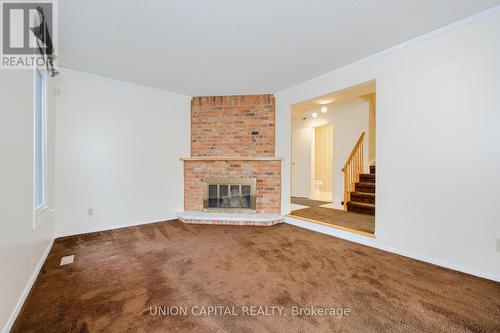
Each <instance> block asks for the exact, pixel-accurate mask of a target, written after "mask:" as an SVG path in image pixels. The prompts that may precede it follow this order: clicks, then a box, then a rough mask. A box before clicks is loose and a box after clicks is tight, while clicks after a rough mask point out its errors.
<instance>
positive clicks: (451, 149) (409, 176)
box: [276, 10, 500, 280]
mask: <svg viewBox="0 0 500 333" xmlns="http://www.w3.org/2000/svg"><path fill="white" fill-rule="evenodd" d="M468 22H469V23H468V24H466V25H462V26H460V27H456V26H454V28H453V29H451V30H450V29H443V30H442V31H440V33H439V34H433V35H432V37H431V38H427V39H422V40H420V41H418V42H417V43H414V44H411V43H407V44H406V45H405V47H402V48H399V49H397V50H392V51H391V52H386V53H384V54H381V55H380V56H377V57H372V58H371V59H367V60H364V61H362V62H359V63H357V64H354V65H351V66H348V67H346V68H344V69H342V70H339V71H336V72H333V73H331V74H329V75H325V76H323V77H321V78H318V79H316V80H313V81H310V82H307V83H304V84H302V85H300V86H297V87H295V88H291V89H288V90H286V91H283V92H280V93H278V94H276V97H277V105H278V107H277V119H278V120H277V155H278V156H283V157H284V158H285V160H284V162H283V172H282V176H283V182H282V183H283V189H282V195H283V197H282V202H283V212H284V213H286V212H288V211H289V210H290V205H289V196H290V187H289V184H290V181H289V180H290V136H291V131H290V128H291V126H290V107H289V106H290V105H292V104H295V103H298V102H301V101H304V100H308V99H311V98H314V97H316V96H320V95H323V94H326V93H329V92H332V91H337V90H340V89H344V88H347V87H351V86H354V85H356V84H359V83H362V82H367V81H371V80H376V81H377V124H376V125H377V193H376V194H377V211H376V240H375V244H377V245H378V246H380V247H386V248H392V249H396V250H398V251H399V252H401V253H406V254H411V255H412V256H414V257H419V258H424V259H425V260H428V261H433V262H438V263H440V264H443V265H446V266H449V267H453V268H455V269H460V270H463V271H466V272H470V273H473V274H477V275H481V276H485V277H489V278H492V279H496V280H500V252H498V251H496V249H495V242H496V239H497V238H500V227H499V225H500V210H499V209H498V203H497V201H498V195H497V194H498V188H499V185H500V174H499V172H498V170H500V131H499V130H498V124H500V112H499V110H500V100H499V98H498V92H499V91H500V61H499V59H500V38H499V34H498V32H499V31H500V13H499V12H498V10H497V11H496V12H494V13H493V14H491V15H489V16H487V17H482V18H481V19H480V20H476V21H474V22H470V21H468Z"/></svg>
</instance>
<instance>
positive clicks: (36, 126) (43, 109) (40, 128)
mask: <svg viewBox="0 0 500 333" xmlns="http://www.w3.org/2000/svg"><path fill="white" fill-rule="evenodd" d="M38 76H40V77H41V80H40V78H39V77H38ZM39 84H41V87H39ZM33 90H34V91H33V209H34V224H33V227H34V228H36V226H37V224H36V220H37V218H38V217H40V215H42V214H43V213H44V212H45V211H47V210H48V205H47V73H46V71H45V69H43V68H39V67H37V66H35V68H34V84H33ZM38 94H40V95H41V96H38ZM39 107H40V110H39ZM39 112H40V114H39ZM39 117H40V122H41V123H39ZM39 132H40V133H39ZM39 140H41V146H40V147H39V146H38V145H39ZM39 149H41V151H40V157H39V158H38V157H37V154H38V152H39ZM39 159H40V161H39ZM38 163H41V166H39V164H38ZM38 168H40V169H41V170H40V175H39V176H40V177H41V179H40V181H39V180H38V172H37V169H38ZM39 186H40V187H41V188H40V189H39ZM39 191H40V192H41V202H38V200H39V194H40V193H39Z"/></svg>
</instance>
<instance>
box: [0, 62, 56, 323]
mask: <svg viewBox="0 0 500 333" xmlns="http://www.w3.org/2000/svg"><path fill="white" fill-rule="evenodd" d="M33 84H34V73H33V71H28V70H24V71H20V70H0V103H1V105H0V117H1V120H0V203H1V204H0V271H1V273H0V330H2V328H3V330H2V331H5V332H7V331H8V330H9V329H10V326H11V325H12V323H13V321H14V320H15V317H16V315H17V312H18V311H19V309H20V306H21V305H22V302H23V300H24V298H25V297H26V296H27V293H28V292H29V289H30V287H31V284H32V283H33V282H34V280H35V278H36V275H37V273H38V270H39V269H40V265H41V264H42V263H43V260H44V258H45V255H46V253H47V251H48V250H49V248H50V245H51V242H52V240H53V232H54V220H53V214H52V212H51V211H50V210H48V211H46V212H45V214H44V215H43V216H41V217H40V218H39V219H38V221H37V227H36V229H35V228H34V212H33V211H34V210H33V163H34V162H33V147H34V143H33V142H34V137H33V122H34V109H33V88H34V87H33ZM50 105H51V104H50V103H49V109H48V180H47V191H48V192H47V202H48V205H49V207H50V208H53V207H54V206H53V203H54V192H53V163H52V156H53V135H52V133H53V113H52V109H51V108H50Z"/></svg>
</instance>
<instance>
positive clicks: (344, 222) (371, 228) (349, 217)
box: [290, 207, 375, 235]
mask: <svg viewBox="0 0 500 333" xmlns="http://www.w3.org/2000/svg"><path fill="white" fill-rule="evenodd" d="M290 215H292V216H297V217H304V218H306V219H309V220H315V221H319V222H323V223H326V224H330V225H333V226H340V227H346V228H349V229H353V230H359V231H362V232H366V233H369V234H372V235H373V234H375V216H373V215H366V214H358V213H353V212H347V211H345V210H341V209H333V208H325V207H311V208H304V209H298V210H294V211H292V212H291V213H290Z"/></svg>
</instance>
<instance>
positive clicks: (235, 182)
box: [203, 178, 256, 211]
mask: <svg viewBox="0 0 500 333" xmlns="http://www.w3.org/2000/svg"><path fill="white" fill-rule="evenodd" d="M255 183H256V182H255V178H226V179H224V178H218V179H207V181H206V182H205V185H206V188H205V197H204V205H203V206H204V209H207V210H227V209H233V210H243V211H246V210H255Z"/></svg>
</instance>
